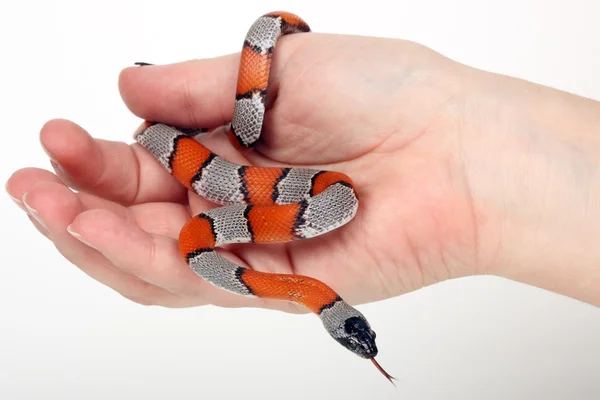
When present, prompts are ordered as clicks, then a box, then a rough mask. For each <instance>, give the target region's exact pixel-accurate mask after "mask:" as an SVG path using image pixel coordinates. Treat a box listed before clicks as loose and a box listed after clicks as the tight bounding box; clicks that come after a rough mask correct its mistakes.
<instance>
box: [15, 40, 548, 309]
mask: <svg viewBox="0 0 600 400" xmlns="http://www.w3.org/2000/svg"><path fill="white" fill-rule="evenodd" d="M238 57H239V56H238V55H232V56H227V57H221V58H217V59H213V60H201V61H192V62H188V63H182V64H178V65H171V66H152V67H144V68H130V69H126V70H125V71H123V73H122V75H121V79H120V88H121V92H122V95H123V98H124V100H125V102H126V104H127V106H128V107H129V108H130V109H131V110H132V112H134V113H135V114H136V115H138V116H139V117H141V118H143V119H147V120H152V121H161V122H165V123H169V124H173V125H177V126H184V127H200V126H203V127H211V128H216V131H215V133H214V134H212V135H207V136H205V137H202V138H200V140H201V142H202V143H203V144H205V145H206V146H207V147H208V148H210V149H211V150H213V151H214V152H216V153H217V154H219V155H221V156H223V157H224V158H227V159H229V160H231V161H234V162H238V163H251V164H254V165H260V166H272V165H282V164H286V165H287V164H291V165H302V166H307V167H315V168H319V169H327V170H335V171H340V172H344V173H345V174H347V175H349V176H350V177H351V178H352V179H353V180H354V183H355V185H356V188H357V191H358V193H359V195H360V198H361V203H360V206H359V211H358V214H357V216H356V217H355V219H354V220H353V221H352V222H351V223H349V224H348V225H346V226H344V227H343V228H341V229H339V230H337V231H335V232H332V233H330V234H327V235H325V236H322V237H319V238H315V239H311V240H307V241H301V242H295V243H291V244H286V245H270V246H256V245H235V246H232V247H228V248H227V249H228V252H226V253H225V254H226V257H228V258H230V259H232V260H233V261H235V262H237V263H241V264H242V265H246V266H249V267H251V268H255V269H258V270H264V271H270V272H286V273H289V272H293V273H297V274H302V275H308V276H312V277H315V278H317V279H320V280H322V281H324V282H325V283H327V284H329V285H330V286H331V287H332V288H334V289H335V290H336V291H337V292H338V293H340V295H342V296H343V297H344V299H346V300H347V301H348V302H350V303H362V302H368V301H375V300H379V299H383V298H387V297H392V296H396V295H399V294H401V293H404V292H407V291H411V290H415V289H418V288H420V287H422V286H425V285H428V284H432V283H435V282H439V281H441V280H444V279H448V278H453V277H459V276H465V275H472V274H476V273H480V272H484V273H486V272H490V273H497V274H502V273H503V271H511V270H516V266H517V265H518V264H519V263H521V262H522V260H521V259H515V260H514V262H513V263H512V264H510V265H508V268H507V267H506V266H505V265H502V263H501V262H500V261H502V262H504V260H505V258H503V257H505V256H506V255H507V254H513V253H511V252H513V251H514V250H515V249H511V248H507V247H506V246H504V245H503V243H501V240H500V239H498V237H499V232H502V229H504V228H505V227H506V226H507V223H510V222H512V221H514V220H513V219H511V215H510V213H505V215H504V216H503V217H499V216H498V215H499V214H498V213H497V211H498V210H497V208H495V207H494V206H495V205H497V204H502V203H503V202H504V201H505V198H506V192H507V191H506V187H505V188H504V192H503V191H502V190H500V189H498V190H492V189H490V187H489V186H487V185H485V183H486V182H489V181H490V180H494V179H490V178H491V177H494V176H497V175H495V172H494V169H493V167H494V165H493V162H492V161H494V160H493V159H492V157H490V154H492V153H493V152H494V151H495V152H496V154H499V155H500V154H508V153H509V152H510V150H511V148H510V146H504V147H502V146H500V147H496V144H497V143H498V141H502V140H505V141H506V137H507V136H506V135H505V134H506V129H505V127H504V126H503V123H506V121H501V120H499V119H497V118H492V116H493V113H490V110H489V109H487V108H486V107H484V106H486V105H489V104H490V103H486V102H485V101H486V100H488V101H489V99H488V98H486V95H489V93H488V92H486V91H485V89H482V88H489V87H490V86H492V85H493V84H494V83H493V82H495V80H496V79H499V78H496V77H492V76H491V75H490V74H485V77H484V75H482V74H480V73H479V72H477V71H473V70H471V69H469V68H467V67H464V66H461V65H459V64H457V63H454V62H452V61H450V60H448V59H445V58H443V57H442V56H440V55H438V54H436V53H434V52H432V51H431V50H429V49H427V48H425V47H422V46H420V45H417V44H413V43H407V42H403V41H398V40H387V39H376V38H363V37H350V36H334V35H320V34H308V35H292V36H290V37H285V38H282V39H281V40H280V42H279V43H278V47H277V50H276V51H275V56H274V63H273V67H272V79H271V86H270V100H271V103H272V104H271V108H270V110H269V111H268V112H267V115H266V121H265V129H264V130H263V135H262V137H261V143H260V144H259V146H258V148H257V151H256V152H254V153H250V154H243V155H242V154H239V153H237V152H236V151H235V150H234V149H233V148H232V147H231V146H230V144H229V142H228V141H227V139H226V138H225V137H224V135H223V134H222V128H219V127H220V126H222V125H223V124H225V123H227V122H228V121H229V120H230V119H231V116H232V113H233V99H234V96H233V93H234V91H235V81H236V74H237V66H238V60H239V58H238ZM476 83H477V84H476ZM505 89H506V92H505V93H503V94H502V95H498V97H497V98H496V99H495V100H493V101H492V103H499V104H509V103H510V102H511V101H512V100H513V99H512V97H511V96H512V95H513V92H510V91H509V89H507V88H505ZM502 96H505V97H504V99H503V98H502ZM502 100H506V103H505V102H504V101H502ZM474 104H475V105H479V106H480V108H479V112H474V109H473V108H472V105H474ZM513 106H514V105H513ZM506 109H509V110H510V107H508V106H507V108H506ZM496 111H497V109H496ZM486 120H487V121H489V124H490V126H488V127H485V129H481V130H478V129H477V128H483V127H482V126H481V125H480V123H481V122H482V121H486ZM488 133H489V134H488ZM41 140H42V143H43V144H44V146H45V148H46V149H47V151H48V152H49V153H50V155H51V158H52V159H53V160H54V163H55V164H56V165H59V166H60V167H57V171H56V172H57V175H58V176H56V175H54V174H51V173H49V172H46V171H42V170H38V169H23V170H20V171H17V172H16V173H15V174H14V175H13V177H12V178H11V179H10V180H9V183H8V190H9V192H10V193H11V194H12V195H13V196H14V197H16V198H17V199H18V198H21V197H22V196H23V195H24V194H25V193H27V195H26V199H25V201H26V203H27V205H28V206H29V209H28V211H29V213H30V215H32V216H34V219H35V218H39V219H40V220H42V221H43V225H44V226H42V225H40V224H39V223H37V222H36V224H37V226H38V228H39V229H40V230H41V231H42V232H43V233H44V234H45V235H47V236H48V237H49V238H50V239H51V240H52V241H53V242H54V243H55V245H56V247H57V248H58V249H59V251H61V253H62V254H63V255H64V256H65V257H66V258H67V259H68V260H70V261H71V262H72V263H74V264H75V265H77V266H79V267H80V268H81V269H82V270H84V271H85V272H86V273H88V274H89V275H91V276H92V277H93V278H95V279H97V280H99V281H100V282H102V283H104V284H106V285H108V286H110V287H112V288H113V289H115V290H117V291H118V292H119V293H121V294H123V295H124V296H125V297H127V298H130V299H132V300H134V301H137V302H139V303H142V304H157V305H163V306H168V307H185V306H194V305H202V304H216V305H220V306H263V307H269V308H278V309H284V310H288V311H297V309H296V308H295V306H294V305H292V304H289V303H282V302H276V301H268V300H262V299H248V298H243V297H241V296H235V295H232V294H229V293H227V292H224V291H221V290H218V289H216V288H213V287H212V286H210V285H208V284H206V283H205V282H204V281H202V280H201V279H200V278H198V277H197V276H196V275H195V274H194V273H193V272H192V271H191V270H189V268H188V267H187V266H186V264H185V263H184V261H183V260H182V259H181V257H180V255H179V253H178V251H177V244H176V238H177V237H178V234H179V229H180V228H181V226H182V225H183V224H184V223H185V222H186V221H187V220H188V219H189V218H190V217H191V215H195V214H198V213H199V212H202V211H204V210H206V209H208V208H212V207H214V205H212V204H209V203H208V202H206V201H204V200H202V199H200V198H199V197H198V196H196V195H193V194H190V193H188V192H187V191H186V190H185V189H184V188H182V187H181V186H180V185H179V184H177V183H176V182H175V181H174V179H173V178H171V177H170V176H169V175H168V174H167V173H166V172H165V171H164V170H163V169H162V167H161V166H160V165H159V164H158V163H157V162H156V160H155V159H154V158H153V157H151V156H150V155H149V154H148V153H147V152H146V151H145V150H144V149H142V148H141V147H140V146H139V145H137V144H134V145H131V146H128V145H126V144H124V143H114V142H106V141H102V140H95V139H92V138H91V137H90V136H89V135H88V134H87V133H86V132H85V131H83V129H81V128H80V127H78V126H76V125H74V124H73V123H70V122H68V121H51V122H49V123H48V124H47V125H46V126H45V127H44V128H43V129H42V132H41ZM510 143H512V142H510V141H509V144H510ZM504 144H505V145H506V143H504ZM484 148H491V149H492V150H491V151H490V152H484V151H482V149H484ZM512 150H514V149H512ZM496 167H497V165H496ZM512 168H513V169H511V166H506V165H503V170H502V171H500V172H501V173H504V174H508V175H510V174H511V172H512V171H513V170H514V166H512ZM522 178H526V177H525V176H523V177H522ZM524 181H525V182H527V179H525V180H524ZM496 182H497V181H496ZM510 183H511V185H512V186H511V188H518V187H519V184H520V181H519V180H518V179H516V180H515V181H513V182H510ZM65 184H66V185H69V186H72V187H75V188H78V189H79V190H80V192H79V193H73V192H71V191H70V190H69V189H68V188H67V186H66V185H65ZM511 188H509V189H511ZM541 191H544V188H539V189H538V191H536V190H533V191H532V193H538V192H541ZM509 192H510V193H512V191H509ZM520 200H524V201H526V200H527V199H520ZM538 215H539V213H537V214H532V215H529V216H528V218H530V219H531V220H532V221H535V220H536V218H539V217H538ZM69 225H70V226H71V229H70V230H71V231H72V232H76V233H77V235H78V236H79V238H80V240H83V243H82V242H80V241H79V240H77V239H76V238H74V237H73V236H72V235H71V234H69V232H68V231H67V227H68V226H69ZM524 225H526V224H524ZM508 226H511V225H510V224H509V225H508ZM525 231H526V230H525ZM518 237H519V232H516V233H515V232H512V234H511V236H510V240H511V241H518ZM86 243H87V244H90V245H92V246H93V247H94V248H95V249H94V248H91V247H89V246H88V245H87V244H86ZM501 266H502V268H501ZM510 267H514V269H511V268H510ZM519 271H521V270H519ZM507 275H510V274H508V273H507ZM524 280H526V279H524Z"/></svg>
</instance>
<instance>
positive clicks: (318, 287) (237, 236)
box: [136, 12, 377, 358]
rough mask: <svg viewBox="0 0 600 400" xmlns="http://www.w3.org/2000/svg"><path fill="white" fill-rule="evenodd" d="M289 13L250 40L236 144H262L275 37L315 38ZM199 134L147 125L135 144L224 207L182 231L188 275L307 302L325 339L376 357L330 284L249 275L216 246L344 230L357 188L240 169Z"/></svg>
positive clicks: (311, 174)
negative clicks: (301, 34) (297, 35)
mask: <svg viewBox="0 0 600 400" xmlns="http://www.w3.org/2000/svg"><path fill="white" fill-rule="evenodd" d="M309 31H310V29H309V27H308V25H307V24H306V23H305V22H304V21H303V20H302V19H300V18H299V17H297V16H295V15H293V14H290V13H287V12H273V13H269V14H265V15H263V16H262V17H260V18H259V19H258V20H256V22H255V23H254V24H253V25H252V27H251V28H250V30H249V31H248V33H247V35H246V38H245V40H244V45H243V49H242V54H241V60H240V67H239V75H238V84H237V90H236V96H235V107H234V115H233V119H232V122H231V124H230V126H229V127H228V128H227V131H228V136H229V137H230V140H231V141H232V142H233V143H234V144H235V145H236V146H237V147H241V148H247V149H251V148H253V147H254V145H255V144H256V142H257V141H258V140H259V137H260V133H261V129H262V125H263V119H264V115H265V103H266V97H267V90H268V78H269V72H270V64H271V58H272V55H273V50H274V47H275V43H276V42H277V39H278V38H279V37H280V36H282V35H286V34H290V33H298V32H309ZM198 132H199V131H198V130H196V129H181V128H177V127H174V126H170V125H166V124H162V123H157V122H146V123H145V124H144V125H143V126H142V128H140V129H139V130H138V132H137V133H136V140H137V142H138V143H140V144H141V145H142V146H143V147H145V148H146V149H147V150H148V151H150V152H151V153H152V154H153V155H154V156H155V157H156V159H157V160H158V161H159V162H160V163H161V164H162V165H163V167H164V168H165V169H166V170H167V171H168V172H169V173H171V174H172V175H173V176H174V177H175V178H176V179H177V180H178V181H179V182H180V183H181V184H182V185H184V186H185V187H187V188H188V189H189V190H191V191H193V192H195V193H196V194H198V195H200V196H202V197H204V198H206V199H207V200H209V201H212V202H214V203H217V204H220V205H222V207H218V208H215V209H212V210H209V211H206V212H203V213H201V214H199V215H196V216H195V217H193V218H192V219H191V220H190V221H188V222H187V223H186V224H185V225H184V227H183V228H182V230H181V233H180V236H179V248H180V252H181V256H182V257H183V258H184V259H185V261H186V262H187V264H188V265H189V267H190V268H191V269H192V270H193V271H194V272H195V273H196V274H198V275H199V276H200V277H202V278H203V279H204V280H206V281H207V282H210V283H211V284H213V285H215V286H217V287H219V288H221V289H224V290H227V291H230V292H233V293H236V294H238V295H242V296H256V297H261V298H265V299H278V300H286V301H291V302H295V303H298V304H301V305H303V306H305V307H306V308H308V309H309V310H310V311H312V312H313V313H315V314H316V315H318V316H319V317H320V319H321V320H322V322H323V325H324V327H325V329H326V330H327V332H328V333H329V334H330V335H331V336H332V337H333V338H334V339H336V340H337V341H338V342H339V343H341V344H342V345H343V346H344V347H346V348H348V349H349V350H351V351H352V352H353V353H355V354H357V355H359V356H361V357H363V358H373V357H374V356H375V355H376V354H377V347H376V345H375V332H373V331H372V330H371V328H370V326H369V324H368V322H367V321H366V319H365V318H364V316H363V315H362V314H361V313H360V312H359V311H358V310H356V309H355V308H353V307H352V306H350V305H349V304H348V303H346V302H345V301H344V300H342V298H341V297H340V296H339V295H338V294H337V293H336V292H335V291H334V290H333V289H331V288H330V287H329V286H327V285H326V284H324V283H323V282H321V281H319V280H317V279H314V278H311V277H307V276H300V275H293V274H274V273H265V272H260V271H256V270H252V269H247V268H244V267H242V266H240V265H237V264H235V263H233V262H231V261H229V260H227V259H226V258H224V257H222V256H221V255H219V254H218V253H217V252H216V251H215V248H216V247H219V246H222V245H225V244H230V243H286V242H290V241H294V240H300V239H307V238H313V237H315V236H319V235H322V234H325V233H327V232H330V231H332V230H334V229H337V228H339V227H341V226H343V225H345V224H346V223H348V222H349V221H350V220H352V218H353V217H354V216H355V215H356V212H357V209H358V196H357V194H356V191H355V188H354V185H353V183H352V180H351V179H350V178H349V177H348V176H346V175H344V174H342V173H339V172H333V171H320V170H315V169H307V168H263V167H254V166H248V165H239V164H235V163H232V162H230V161H227V160H225V159H223V158H221V157H219V156H218V155H216V154H214V153H213V152H211V151H210V150H209V149H207V148H206V147H205V146H203V145H202V144H200V143H198V141H196V140H195V139H194V136H195V135H196V134H197V133H198Z"/></svg>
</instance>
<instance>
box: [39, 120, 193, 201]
mask: <svg viewBox="0 0 600 400" xmlns="http://www.w3.org/2000/svg"><path fill="white" fill-rule="evenodd" d="M40 140H41V142H42V146H43V148H44V149H45V151H46V152H47V153H48V155H49V157H50V158H51V160H52V161H53V166H54V167H55V170H56V173H57V175H58V176H59V177H60V178H61V179H62V181H64V182H65V183H66V184H67V185H69V186H71V187H73V188H75V189H78V190H82V191H86V192H89V193H92V194H94V195H96V196H99V197H102V198H105V199H108V200H112V201H115V202H118V203H120V204H125V205H128V204H136V203H142V202H149V201H184V200H185V199H186V197H185V189H184V188H182V187H181V185H179V184H178V183H177V182H176V181H175V180H174V179H173V178H172V177H171V176H169V174H168V173H167V172H166V171H165V170H164V168H162V167H161V166H160V164H159V163H157V162H156V160H155V159H154V158H153V157H152V156H151V155H150V154H149V153H148V152H145V151H142V149H141V148H140V147H139V146H135V147H131V146H128V145H127V144H125V143H122V142H110V141H105V140H97V139H94V138H92V137H91V136H90V135H89V134H88V133H87V132H86V131H85V130H84V129H82V128H81V127H80V126H78V125H77V124H75V123H73V122H70V121H66V120H52V121H49V122H48V123H46V124H45V125H44V127H43V128H42V130H41V132H40Z"/></svg>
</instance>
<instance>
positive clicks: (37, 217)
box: [23, 193, 49, 230]
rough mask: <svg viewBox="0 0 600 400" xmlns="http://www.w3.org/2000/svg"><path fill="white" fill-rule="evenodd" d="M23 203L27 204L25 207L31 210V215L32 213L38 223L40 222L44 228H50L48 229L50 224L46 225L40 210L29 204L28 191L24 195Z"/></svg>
mask: <svg viewBox="0 0 600 400" xmlns="http://www.w3.org/2000/svg"><path fill="white" fill-rule="evenodd" d="M23 205H24V206H25V208H26V209H27V211H28V212H29V215H31V216H32V217H33V218H34V219H35V220H36V221H37V222H38V224H40V225H41V226H43V227H44V229H46V230H49V229H48V225H46V223H45V222H44V220H43V219H42V217H41V215H40V213H39V212H38V210H36V209H35V208H33V207H31V206H30V205H29V204H27V193H25V194H24V195H23Z"/></svg>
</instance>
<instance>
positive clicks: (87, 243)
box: [67, 225, 98, 250]
mask: <svg viewBox="0 0 600 400" xmlns="http://www.w3.org/2000/svg"><path fill="white" fill-rule="evenodd" d="M67 232H69V233H70V234H71V236H73V237H74V238H75V239H77V240H79V241H80V242H81V243H83V244H85V245H86V246H89V247H91V248H92V249H94V250H98V249H97V248H96V247H94V245H93V244H91V243H90V242H87V241H86V240H85V239H84V238H83V237H82V236H81V235H80V234H79V233H77V232H75V231H74V230H73V227H72V226H71V225H69V226H67Z"/></svg>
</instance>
